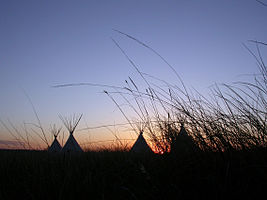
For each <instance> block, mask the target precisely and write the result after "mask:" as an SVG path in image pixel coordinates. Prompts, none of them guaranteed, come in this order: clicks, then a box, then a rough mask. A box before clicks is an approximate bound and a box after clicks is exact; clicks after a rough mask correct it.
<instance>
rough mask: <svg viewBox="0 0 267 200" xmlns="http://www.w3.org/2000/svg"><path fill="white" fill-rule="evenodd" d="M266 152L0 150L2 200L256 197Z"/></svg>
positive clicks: (261, 185) (265, 178) (265, 177)
mask: <svg viewBox="0 0 267 200" xmlns="http://www.w3.org/2000/svg"><path fill="white" fill-rule="evenodd" d="M266 164H267V151H266V149H265V148H259V149H254V150H250V151H246V150H242V151H232V152H231V153H229V152H228V153H226V152H225V153H222V152H205V153H204V152H200V151H199V152H197V153H194V154H178V155H175V156H174V155H172V154H166V155H156V154H155V155H153V156H151V155H140V154H138V155H136V154H132V153H129V152H118V151H117V152H110V151H101V152H85V153H82V154H76V155H73V154H72V155H69V154H50V153H48V152H43V151H1V152H0V198H1V199H70V198H75V199H154V200H155V199H173V198H175V199H178V198H179V199H192V198H194V199H226V198H229V197H231V198H239V199H240V198H242V197H246V198H253V199H254V198H256V197H257V196H260V195H262V194H265V188H266V183H267V174H266V166H267V165H266Z"/></svg>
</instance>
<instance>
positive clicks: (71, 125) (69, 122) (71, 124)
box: [59, 115, 83, 152]
mask: <svg viewBox="0 0 267 200" xmlns="http://www.w3.org/2000/svg"><path fill="white" fill-rule="evenodd" d="M59 117H60V119H61V120H62V122H63V124H64V125H65V127H66V128H67V129H68V131H69V133H70V136H69V138H68V140H67V142H66V144H65V145H64V147H63V148H62V150H61V151H62V152H83V150H82V148H81V147H80V145H79V144H78V142H77V141H76V140H75V138H74V136H73V133H74V131H75V129H76V127H77V125H78V123H79V122H80V120H81V118H82V115H80V116H78V117H76V116H75V115H73V116H72V117H70V118H69V119H68V118H63V117H62V116H59Z"/></svg>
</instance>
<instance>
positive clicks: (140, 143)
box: [130, 131, 153, 153]
mask: <svg viewBox="0 0 267 200" xmlns="http://www.w3.org/2000/svg"><path fill="white" fill-rule="evenodd" d="M130 151H131V152H135V153H153V151H152V150H151V148H150V147H149V146H148V144H147V142H146V140H145V138H144V136H143V131H140V134H139V136H138V138H137V140H136V141H135V143H134V145H133V146H132V148H131V150H130Z"/></svg>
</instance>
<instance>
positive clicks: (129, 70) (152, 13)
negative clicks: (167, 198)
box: [0, 0, 267, 145]
mask: <svg viewBox="0 0 267 200" xmlns="http://www.w3.org/2000/svg"><path fill="white" fill-rule="evenodd" d="M263 2H264V1H263ZM265 3H266V2H265ZM266 19H267V7H266V6H263V5H262V4H260V3H258V2H257V1H255V0H224V1H220V0H202V1H199V0H177V1H172V0H166V1H162V0H161V1H160V0H146V1H141V0H140V1H139V0H136V1H128V0H114V1H108V0H105V1H104V0H98V1H96V0H95V1H93V0H90V1H82V0H78V1H69V0H64V1H59V0H53V1H52V0H48V1H36V0H24V1H20V0H1V1H0V30H1V31H0V44H1V45H0V91H1V96H0V119H1V120H2V121H3V122H5V123H6V124H8V126H9V127H10V126H11V124H10V123H8V120H9V121H11V122H12V124H14V126H16V127H17V128H18V129H19V130H21V126H22V125H23V123H24V122H25V123H36V122H37V121H36V117H35V115H34V112H33V109H32V106H31V103H30V101H29V99H28V98H27V96H28V97H29V98H30V99H31V101H32V103H33V105H34V107H35V109H36V111H37V113H38V116H39V118H40V120H41V122H42V124H43V126H44V128H45V130H46V131H47V132H46V133H47V135H48V137H49V138H50V139H51V134H50V133H49V131H48V130H49V125H50V124H54V123H55V124H58V126H62V123H61V121H60V119H59V117H58V115H63V116H70V115H71V114H74V113H83V118H82V120H81V123H80V125H79V127H78V129H83V128H86V127H95V126H101V125H106V124H118V123H123V122H125V121H126V120H125V118H124V117H123V115H122V114H121V113H120V111H119V109H118V108H117V107H116V105H115V104H114V102H112V100H111V99H110V98H109V97H108V96H107V95H106V94H105V93H104V92H103V91H104V90H109V88H104V87H91V86H79V87H64V88H54V87H53V86H55V85H60V84H69V83H84V82H86V83H94V84H105V85H113V86H125V80H126V79H128V77H131V78H133V79H134V80H136V81H137V82H138V85H141V86H142V85H144V83H142V81H141V80H140V79H139V78H140V77H138V73H137V72H136V70H135V69H134V68H133V66H132V65H131V64H130V63H129V61H128V60H127V59H126V58H125V56H124V55H123V53H122V52H121V51H120V49H119V48H118V47H117V46H116V44H115V43H114V42H113V40H115V41H116V42H117V43H118V44H119V45H120V46H121V48H122V49H123V50H124V51H125V52H126V53H127V55H128V56H129V57H130V58H131V59H132V60H133V61H134V62H135V64H136V65H137V66H138V68H139V69H140V71H142V72H145V73H148V74H150V75H153V76H156V77H158V78H160V79H163V80H167V81H168V82H170V83H173V84H178V80H177V77H176V76H175V75H174V74H173V72H172V70H171V69H170V68H169V67H168V66H167V65H166V64H165V63H164V62H163V61H162V60H161V59H160V58H159V57H158V56H156V55H155V54H153V52H151V51H149V50H148V49H146V48H145V47H144V46H141V45H140V44H138V43H137V42H135V41H133V40H131V39H129V38H127V37H125V36H123V35H121V34H119V33H118V32H116V31H114V29H116V30H119V31H122V32H124V33H126V34H129V35H131V36H133V37H135V38H137V39H138V40H140V41H142V42H144V43H145V44H147V45H149V46H150V47H152V48H153V49H154V50H156V51H157V52H158V53H160V55H161V56H162V57H164V59H166V60H167V61H168V62H169V63H170V64H171V65H172V66H173V68H174V69H175V70H176V71H177V72H178V74H179V75H180V76H181V77H182V79H183V81H184V83H185V84H186V85H187V86H188V87H192V88H196V89H197V90H198V91H200V92H201V93H203V94H208V91H209V88H210V86H212V85H213V84H214V83H232V82H234V81H236V80H244V79H245V80H247V79H249V78H250V77H251V76H249V75H251V74H255V73H257V66H256V61H255V59H254V58H253V57H252V56H251V55H250V53H249V52H248V51H247V50H246V48H245V47H244V44H245V45H247V46H248V47H249V48H251V49H252V50H255V45H254V44H253V43H251V42H249V40H258V41H265V42H266V41H267V39H266V32H267V26H266ZM262 51H263V52H264V51H265V53H266V50H264V49H263V50H262ZM129 117H135V116H132V115H131V114H129ZM28 128H29V130H31V128H32V127H28ZM127 131H128V132H129V131H130V130H129V129H128V128H127V127H123V128H122V129H121V128H117V127H116V128H113V127H112V128H111V130H107V129H91V130H89V131H80V132H79V131H78V132H77V133H76V134H75V136H76V138H77V140H78V141H79V143H82V144H85V143H88V142H93V141H103V140H111V139H114V135H113V134H114V133H116V134H119V135H120V137H121V138H129V137H130V138H135V137H136V135H128V134H127ZM66 132H67V131H65V138H66V137H67V136H66V135H67V133H66ZM21 133H22V134H24V132H23V131H22V132H21ZM61 137H62V136H61ZM5 142H6V143H8V144H9V145H14V144H15V142H14V138H13V137H12V136H11V135H10V134H9V133H8V131H7V130H6V128H5V127H3V125H2V126H0V144H5Z"/></svg>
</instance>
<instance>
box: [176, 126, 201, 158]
mask: <svg viewBox="0 0 267 200" xmlns="http://www.w3.org/2000/svg"><path fill="white" fill-rule="evenodd" d="M195 149H196V145H195V143H194V140H193V138H192V137H191V136H190V135H189V134H188V133H187V131H186V129H185V127H184V124H183V123H182V124H181V128H180V132H179V133H178V135H177V136H176V137H175V138H174V140H173V141H172V143H171V152H172V153H185V152H191V151H194V150H195Z"/></svg>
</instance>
